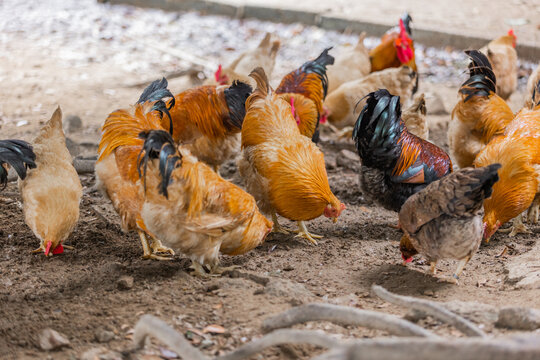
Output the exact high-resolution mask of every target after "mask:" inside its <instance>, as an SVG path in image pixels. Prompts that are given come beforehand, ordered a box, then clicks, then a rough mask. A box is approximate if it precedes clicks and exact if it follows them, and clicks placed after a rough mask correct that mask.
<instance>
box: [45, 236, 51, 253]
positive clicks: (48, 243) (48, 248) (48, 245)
mask: <svg viewBox="0 0 540 360" xmlns="http://www.w3.org/2000/svg"><path fill="white" fill-rule="evenodd" d="M51 246H52V241H51V240H49V241H47V247H46V248H45V256H49V253H50V252H51ZM51 255H52V254H51Z"/></svg>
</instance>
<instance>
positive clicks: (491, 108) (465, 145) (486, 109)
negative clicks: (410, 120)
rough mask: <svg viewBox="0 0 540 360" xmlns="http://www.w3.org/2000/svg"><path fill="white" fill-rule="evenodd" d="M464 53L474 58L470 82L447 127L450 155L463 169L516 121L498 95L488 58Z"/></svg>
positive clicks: (478, 52) (476, 53)
mask: <svg viewBox="0 0 540 360" xmlns="http://www.w3.org/2000/svg"><path fill="white" fill-rule="evenodd" d="M465 53H466V54H467V55H468V56H469V57H470V58H471V63H470V64H469V79H468V80H467V81H465V82H464V83H463V84H462V85H461V88H460V89H459V94H460V100H459V101H458V103H457V104H456V106H455V107H454V110H453V111H452V120H451V121H450V123H449V125H448V144H449V147H450V153H451V155H452V159H453V160H454V161H455V162H456V163H457V164H458V166H459V167H460V168H464V167H468V166H472V164H473V161H474V159H475V158H476V156H477V155H478V153H479V152H480V151H481V150H482V149H483V148H484V147H485V146H486V144H487V143H488V142H489V141H490V140H491V139H492V138H493V137H495V136H498V135H501V134H502V133H503V132H504V129H505V128H506V126H507V125H508V123H510V121H512V119H513V118H514V113H513V112H512V110H511V109H510V107H509V106H508V104H506V102H505V101H504V100H503V99H502V98H501V97H500V96H498V95H497V94H496V85H497V78H496V77H495V74H494V72H493V70H492V68H491V64H490V62H489V60H488V59H487V57H486V56H485V55H484V54H482V53H481V52H480V51H477V50H470V51H465Z"/></svg>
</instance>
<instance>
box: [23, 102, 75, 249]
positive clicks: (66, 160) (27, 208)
mask: <svg viewBox="0 0 540 360" xmlns="http://www.w3.org/2000/svg"><path fill="white" fill-rule="evenodd" d="M33 148H34V153H35V155H36V160H35V164H36V167H35V168H34V169H29V170H28V173H27V175H26V178H24V180H20V181H19V191H20V192H21V196H22V201H23V211H24V218H25V221H26V224H27V225H28V226H29V227H30V229H32V231H33V232H34V234H35V235H36V237H37V238H38V239H39V240H40V246H39V248H37V249H36V250H34V252H44V253H45V255H46V256H52V255H53V254H61V253H62V252H63V249H64V246H63V245H62V244H63V242H64V241H65V240H66V239H67V238H68V236H69V234H71V232H72V231H73V229H74V228H75V225H77V221H78V220H79V204H80V202H81V197H82V186H81V182H80V180H79V176H78V175H77V171H75V168H74V167H73V164H72V159H71V155H70V154H69V151H68V149H67V148H66V138H65V136H64V131H63V130H62V111H61V110H60V107H58V108H57V109H56V111H55V112H54V114H53V115H52V117H51V119H50V120H49V121H48V122H47V123H46V124H45V125H44V126H43V128H41V130H40V132H39V135H38V136H37V137H36V138H35V140H34V141H33Z"/></svg>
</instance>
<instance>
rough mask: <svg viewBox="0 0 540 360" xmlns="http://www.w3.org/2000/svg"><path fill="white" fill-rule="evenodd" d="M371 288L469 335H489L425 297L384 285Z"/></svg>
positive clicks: (383, 297) (383, 296)
mask: <svg viewBox="0 0 540 360" xmlns="http://www.w3.org/2000/svg"><path fill="white" fill-rule="evenodd" d="M371 290H372V291H373V292H374V293H375V295H377V296H378V297H380V298H381V299H383V300H385V301H388V302H389V303H392V304H395V305H399V306H403V307H407V308H410V309H413V310H416V311H420V312H422V313H425V314H426V315H431V316H433V317H434V318H437V319H439V320H441V321H444V322H445V323H448V324H450V325H452V326H454V327H455V328H456V329H458V330H459V331H461V332H462V333H463V334H465V335H467V336H480V337H486V336H487V335H486V333H484V332H483V331H482V330H480V328H478V327H477V326H476V325H474V324H473V323H472V322H470V321H469V320H467V319H465V318H463V317H461V316H459V315H457V314H455V313H453V312H451V311H449V310H447V309H445V308H443V307H442V306H440V305H439V304H437V303H436V302H433V301H429V300H425V299H417V298H413V297H410V296H403V295H396V294H392V293H391V292H389V291H388V290H386V289H385V288H383V287H382V286H378V285H373V286H372V287H371Z"/></svg>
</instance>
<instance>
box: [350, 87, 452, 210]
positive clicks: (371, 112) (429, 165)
mask: <svg viewBox="0 0 540 360" xmlns="http://www.w3.org/2000/svg"><path fill="white" fill-rule="evenodd" d="M353 139H354V141H355V143H356V148H357V150H358V155H360V158H361V159H362V167H361V168H360V185H361V187H362V190H363V191H362V192H363V194H364V196H366V197H367V198H368V199H370V200H372V201H373V202H375V203H377V204H379V205H381V206H383V207H384V208H386V209H388V210H392V211H399V210H400V209H401V206H402V205H403V203H405V201H406V200H407V199H408V198H409V197H410V196H411V195H412V194H414V193H417V192H418V191H420V190H422V189H424V188H425V187H426V185H428V184H429V183H431V182H433V181H435V180H438V179H440V178H442V177H443V176H446V175H448V174H449V173H451V172H452V162H451V161H450V158H449V157H448V155H447V154H446V153H445V152H444V151H443V150H442V149H440V148H439V147H437V146H435V145H433V144H432V143H430V142H428V141H425V140H422V139H420V138H419V137H417V136H415V135H413V134H411V133H409V131H408V130H407V127H406V126H405V124H404V122H403V120H402V119H401V107H400V104H399V96H392V95H391V94H390V93H389V92H388V91H387V90H384V89H382V90H377V91H375V92H373V93H370V94H369V95H368V96H367V103H366V105H365V106H364V108H363V109H362V112H361V113H360V115H359V116H358V120H357V121H356V125H355V127H354V131H353Z"/></svg>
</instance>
